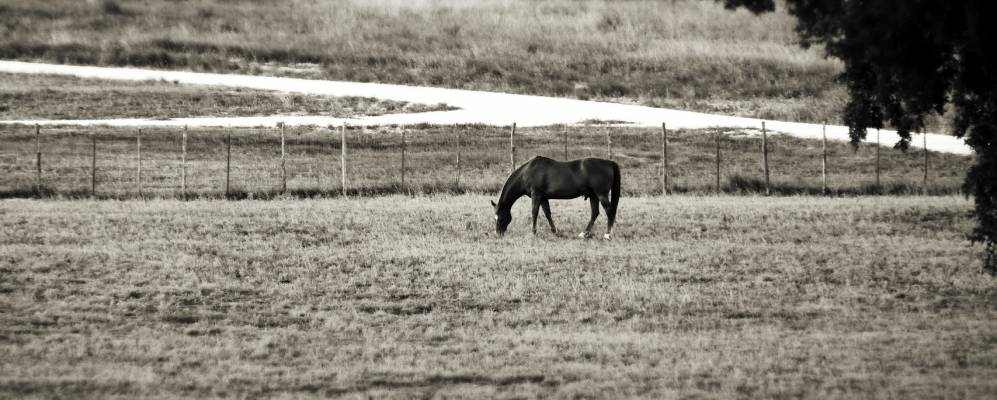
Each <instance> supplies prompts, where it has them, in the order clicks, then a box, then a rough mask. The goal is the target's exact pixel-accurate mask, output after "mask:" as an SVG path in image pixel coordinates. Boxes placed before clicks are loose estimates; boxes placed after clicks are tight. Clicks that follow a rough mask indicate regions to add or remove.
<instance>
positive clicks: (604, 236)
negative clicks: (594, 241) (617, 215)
mask: <svg viewBox="0 0 997 400" xmlns="http://www.w3.org/2000/svg"><path fill="white" fill-rule="evenodd" d="M602 238H603V239H606V240H609V239H612V236H610V235H609V234H608V233H607V234H604V235H602Z"/></svg>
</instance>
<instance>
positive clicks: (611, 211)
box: [599, 194, 616, 239]
mask: <svg viewBox="0 0 997 400" xmlns="http://www.w3.org/2000/svg"><path fill="white" fill-rule="evenodd" d="M599 202H600V203H602V209H603V210H606V220H607V221H608V226H607V228H606V234H605V235H604V236H603V239H609V238H610V237H612V236H613V224H614V223H616V209H615V208H613V203H612V202H611V201H609V195H608V194H607V195H600V196H599Z"/></svg>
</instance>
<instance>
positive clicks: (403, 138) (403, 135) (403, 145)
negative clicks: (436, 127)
mask: <svg viewBox="0 0 997 400" xmlns="http://www.w3.org/2000/svg"><path fill="white" fill-rule="evenodd" d="M399 129H401V130H402V187H401V189H402V192H406V190H405V147H406V146H407V145H408V143H406V142H405V129H404V128H401V127H399Z"/></svg>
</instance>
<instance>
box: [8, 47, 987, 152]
mask: <svg viewBox="0 0 997 400" xmlns="http://www.w3.org/2000/svg"><path fill="white" fill-rule="evenodd" d="M0 72H9V73H24V74H55V75H71V76H77V77H82V78H99V79H121V80H166V81H173V82H177V83H183V84H192V85H214V86H229V87H241V88H251V89H261V90H274V91H281V92H290V93H306V94H315V95H327V96H362V97H374V98H378V99H390V100H400V101H407V102H411V103H423V104H436V103H445V104H448V105H450V106H453V107H457V108H459V110H453V111H439V112H428V113H414V114H390V115H381V116H376V117H362V118H347V119H344V118H332V117H322V116H282V115H272V116H259V117H223V118H217V117H210V118H176V119H167V120H156V119H107V120H37V121H36V120H20V121H0V123H5V124H12V123H23V124H35V123H38V124H52V125H116V126H182V125H190V126H226V125H228V126H261V125H273V124H276V123H277V122H284V123H286V124H289V125H318V126H323V125H338V124H342V123H344V122H345V123H348V124H351V125H392V124H402V125H406V124H418V123H429V124H465V123H482V124H488V125H509V124H512V123H513V122H515V123H517V125H518V126H523V127H528V126H543V125H553V124H578V123H580V122H581V121H584V120H593V119H594V120H603V121H626V122H628V123H629V124H628V125H629V126H640V127H659V126H661V123H663V122H664V123H667V124H668V127H670V128H676V129H697V128H709V127H724V128H748V129H752V128H753V129H756V130H757V129H760V128H761V124H762V120H760V119H755V118H742V117H731V116H723V115H713V114H704V113H697V112H689V111H680V110H671V109H664V108H654V107H645V106H637V105H628V104H617V103H604V102H595V101H583V100H574V99H564V98H555V97H542V96H528V95H519V94H507V93H495V92H481V91H473V90H458V89H442V88H433V87H418V86H403V85H390V84H380V83H360V82H342V81H319V80H307V79H296V78H279V77H267V76H254V75H228V74H210V73H196V72H182V71H158V70H148V69H139V68H110V67H87V66H71V65H56V64H40V63H26V62H19V61H0ZM766 126H767V127H768V129H769V130H770V131H773V132H779V133H784V134H787V135H791V136H795V137H801V138H808V139H819V138H820V137H821V134H822V133H821V131H822V129H821V128H822V127H821V125H818V124H807V123H798V122H783V121H766ZM870 133H871V134H870V135H869V138H868V139H869V140H870V141H875V140H876V135H875V133H874V132H870ZM827 138H828V139H829V140H837V141H847V140H848V128H847V127H844V126H831V125H829V126H827ZM897 139H898V136H897V134H896V132H895V131H887V130H884V131H882V132H881V143H882V144H883V145H886V146H891V145H892V144H893V143H895V142H896V141H897ZM926 139H927V146H928V149H930V150H933V151H939V152H945V153H955V154H970V153H971V149H970V148H969V146H967V145H966V144H965V142H964V141H963V140H962V139H959V138H956V137H952V136H948V135H940V134H930V133H929V134H927V138H926ZM923 140H924V138H922V136H921V135H914V137H913V140H912V141H911V144H912V146H914V147H921V146H922V143H923Z"/></svg>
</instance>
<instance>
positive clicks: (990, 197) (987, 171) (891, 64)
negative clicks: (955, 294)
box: [717, 0, 997, 274]
mask: <svg viewBox="0 0 997 400" xmlns="http://www.w3.org/2000/svg"><path fill="white" fill-rule="evenodd" d="M717 1H720V0H717ZM723 1H724V3H725V6H726V7H728V8H737V7H745V8H747V9H749V10H751V11H752V12H755V13H760V12H767V11H772V10H774V9H775V2H774V1H773V0H723ZM785 1H786V6H787V9H788V11H789V13H790V14H791V15H793V16H795V17H796V18H797V20H798V25H797V27H796V30H797V33H798V34H799V35H800V38H801V44H802V45H803V46H804V47H809V46H811V45H813V44H823V45H824V46H825V49H826V52H827V54H828V55H829V56H832V57H836V58H839V59H841V60H842V61H843V62H844V64H845V70H844V72H843V73H842V76H841V79H842V80H843V82H844V83H845V85H846V86H847V89H848V95H849V101H848V104H847V105H846V107H845V110H844V116H843V117H844V121H845V123H846V124H847V125H848V127H849V134H850V137H851V140H852V143H853V144H857V143H858V142H859V141H861V140H862V139H864V138H865V135H866V130H867V129H868V128H878V127H881V126H882V125H883V124H884V122H888V123H889V124H890V125H892V126H893V127H894V128H896V129H897V131H898V133H899V134H900V137H901V140H900V142H899V143H897V147H899V148H901V149H906V148H907V146H908V144H909V143H910V132H911V131H912V130H916V129H922V128H923V127H924V120H925V117H926V116H928V115H929V114H930V113H932V112H935V113H942V112H944V109H945V107H946V105H948V104H951V105H952V108H953V110H954V112H955V123H954V131H953V132H952V133H953V134H954V135H956V136H958V137H962V138H965V140H966V143H967V144H968V145H969V146H970V147H972V149H973V150H974V152H975V153H976V163H975V164H974V165H973V166H972V167H971V168H970V170H969V171H968V173H967V175H966V181H965V184H964V185H965V189H966V191H967V192H968V193H971V194H973V196H974V199H975V216H976V219H977V225H976V228H975V229H974V230H973V233H972V235H971V237H972V239H973V240H975V241H978V242H982V243H983V244H984V245H985V247H986V253H985V260H984V266H985V268H986V269H987V270H988V271H990V272H991V273H992V274H993V273H997V254H995V253H997V143H995V141H997V2H994V1H992V0H959V1H952V0H785Z"/></svg>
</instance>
